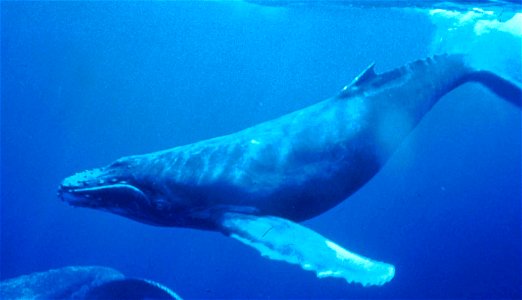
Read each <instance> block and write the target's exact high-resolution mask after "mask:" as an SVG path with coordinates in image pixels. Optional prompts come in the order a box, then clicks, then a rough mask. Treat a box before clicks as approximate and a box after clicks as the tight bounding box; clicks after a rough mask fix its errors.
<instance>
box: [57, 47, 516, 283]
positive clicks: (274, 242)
mask: <svg viewBox="0 0 522 300" xmlns="http://www.w3.org/2000/svg"><path fill="white" fill-rule="evenodd" d="M466 82H478V83H480V84H482V85H484V86H486V87H487V88H489V89H490V90H491V91H492V92H494V93H496V94H497V95H498V96H499V97H501V98H502V99H505V100H506V101H509V102H510V103H512V104H514V105H515V106H517V107H520V106H521V104H520V102H521V97H522V90H521V89H520V87H519V86H518V85H517V84H515V83H512V82H510V81H508V80H506V79H504V78H502V77H500V76H498V75H496V74H493V73H491V72H488V71H478V70H475V69H473V68H472V67H471V66H469V65H468V63H467V62H466V57H465V56H464V55H457V54H453V55H441V56H435V57H433V58H427V59H425V60H418V61H415V62H412V63H409V64H407V65H404V66H402V67H399V68H397V69H395V70H391V71H389V72H386V73H382V74H377V73H375V71H374V65H373V64H372V65H370V66H369V67H368V68H367V69H366V70H364V71H363V72H362V73H361V74H360V75H359V76H357V77H356V78H355V79H354V80H353V81H352V83H351V84H349V85H347V86H346V87H344V88H343V89H342V90H341V92H340V93H338V94H337V95H336V96H334V97H332V98H330V99H327V100H324V101H322V102H319V103H317V104H315V105H312V106H309V107H307V108H304V109H301V110H298V111H296V112H293V113H290V114H287V115H285V116H282V117H280V118H278V119H275V120H272V121H268V122H265V123H262V124H259V125H256V126H253V127H251V128H247V129H245V130H243V131H240V132H237V133H234V134H230V135H226V136H221V137H216V138H213V139H209V140H204V141H200V142H197V143H194V144H189V145H184V146H179V147H175V148H172V149H169V150H165V151H160V152H155V153H151V154H145V155H135V156H128V157H123V158H121V159H118V160H116V161H115V162H114V163H112V164H110V165H108V166H106V167H102V168H97V169H93V170H88V171H84V172H80V173H78V174H75V175H73V176H71V177H68V178H66V179H65V180H64V181H63V182H62V184H61V185H60V187H59V196H60V198H62V199H63V200H65V201H67V202H68V203H69V204H71V205H73V206H80V207H88V208H94V209H100V210H105V211H109V212H111V213H115V214H118V215H122V216H125V217H128V218H131V219H134V220H137V221H139V222H143V223H147V224H152V225H157V226H174V227H190V228H198V229H205V230H214V231H220V232H222V233H224V234H226V235H228V236H231V237H233V238H235V239H237V240H239V241H241V242H243V243H244V244H247V245H249V246H251V247H254V248H255V249H257V250H258V251H260V252H261V254H262V255H263V256H267V257H269V258H271V259H275V260H282V261H286V262H289V263H293V264H298V265H300V266H301V267H302V268H303V269H305V270H312V271H315V272H316V273H317V275H318V277H339V278H343V279H345V280H346V281H348V282H357V283H360V284H362V285H381V284H384V283H386V282H388V281H389V280H391V279H392V278H393V276H394V274H395V268H394V267H393V266H392V265H390V264H387V263H383V262H379V261H376V260H372V259H369V258H366V257H364V256H361V255H358V254H355V253H353V252H350V251H348V250H346V249H344V248H342V247H341V246H339V245H337V244H335V243H334V242H332V241H330V240H328V239H327V238H325V237H323V236H321V235H320V234H318V233H316V232H314V231H312V230H311V229H309V228H306V227H303V226H301V225H299V224H297V223H296V222H300V221H303V220H306V219H309V218H311V217H314V216H317V215H319V214H321V213H323V212H325V211H327V210H328V209H330V208H332V207H334V206H335V205H337V204H339V203H340V202H342V201H343V200H345V199H346V198H347V197H349V196H350V195H351V194H352V193H354V192H355V191H357V190H358V189H359V188H360V187H361V186H363V185H364V184H365V183H367V182H368V181H369V180H370V179H371V178H372V177H373V176H374V175H375V174H376V173H377V172H378V171H379V170H380V169H381V168H382V166H383V165H384V164H385V163H386V161H387V160H388V159H389V158H390V156H391V155H392V153H393V152H394V151H395V149H397V147H398V146H399V145H400V144H401V142H402V141H403V140H404V138H405V137H406V136H407V135H408V134H409V133H410V132H411V131H412V130H413V129H414V128H415V126H416V125H417V124H418V123H419V122H420V121H421V119H422V118H423V116H424V115H425V114H426V113H427V112H428V111H429V110H430V109H431V108H432V107H433V105H434V104H435V103H437V101H438V100H439V99H440V98H441V97H442V96H444V95H445V94H447V93H448V92H450V91H451V90H453V89H454V88H456V87H458V86H460V85H462V84H464V83H466Z"/></svg>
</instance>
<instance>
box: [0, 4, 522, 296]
mask: <svg viewBox="0 0 522 300" xmlns="http://www.w3.org/2000/svg"><path fill="white" fill-rule="evenodd" d="M1 5H2V6H1V9H2V12H1V18H2V19H1V25H2V28H1V30H2V32H1V34H2V37H1V39H2V47H1V51H2V52H1V67H2V71H1V72H2V73H1V75H2V78H1V80H2V81H1V82H2V84H1V93H2V94H1V99H2V100H1V103H2V104H1V105H2V106H1V154H2V157H1V159H2V162H1V166H2V169H1V252H0V253H1V257H0V264H1V266H0V277H1V278H0V279H7V278H11V277H14V276H19V275H22V274H26V273H31V272H36V271H44V270H47V269H51V268H58V267H63V266H68V265H104V266H109V267H113V268H115V269H118V270H120V271H121V272H123V273H124V274H126V275H128V276H134V277H144V278H149V279H153V280H155V281H158V282H161V283H163V284H165V285H166V286H168V287H170V288H172V289H173V290H175V291H176V292H177V293H178V294H179V295H180V296H182V297H184V298H187V299H191V298H275V299H277V298H368V299H370V298H484V299H490V298H520V297H521V289H522V275H521V263H522V261H521V253H522V248H521V212H522V211H521V191H522V187H521V183H522V178H521V177H522V176H521V165H522V164H521V116H520V110H518V109H517V108H515V107H514V106H512V105H510V104H507V103H505V102H503V101H502V100H501V99H499V98H497V97H496V96H494V95H493V94H492V93H490V92H489V91H487V90H486V89H484V88H482V87H481V86H478V85H473V84H468V85H465V86H462V87H460V88H458V89H457V90H455V91H453V92H451V93H450V94H448V95H447V96H445V97H444V98H443V99H442V100H441V101H440V103H438V104H437V105H436V106H435V108H434V109H433V110H432V112H430V113H429V114H428V115H427V116H426V117H425V119H424V120H423V122H422V123H421V124H420V126H419V127H418V128H417V129H416V130H415V131H414V132H413V133H412V134H411V135H410V136H409V138H408V139H407V140H406V141H405V142H404V143H403V145H402V146H401V147H400V148H399V149H398V150H397V152H396V153H395V154H394V155H393V157H392V159H391V160H390V161H389V163H388V164H387V165H386V166H385V168H384V169H383V170H382V171H381V172H380V173H379V174H378V175H377V176H376V177H375V178H374V179H373V180H372V181H370V182H369V183H368V184H367V185H366V186H364V187H363V188H362V189H361V190H360V191H358V192H357V193H356V194H354V195H353V196H352V197H350V198H349V199H347V200H346V201H344V202H343V203H342V204H341V205H339V206H337V207H336V208H334V209H332V210H331V211H329V212H327V213H325V214H323V215H320V216H318V217H316V218H314V219H312V220H309V221H306V222H305V223H304V224H305V225H306V226H307V227H310V228H312V229H314V230H316V231H317V232H320V233H321V234H323V235H324V236H326V237H328V238H330V239H332V240H334V241H336V242H337V243H339V244H341V245H343V246H345V247H346V248H347V249H350V250H353V251H354V252H356V253H361V254H363V255H365V256H368V257H371V258H374V259H378V260H382V261H385V262H390V263H393V264H394V265H395V267H396V276H395V278H394V279H393V280H392V281H391V282H390V283H388V284H386V285H384V286H382V287H370V288H364V287H362V286H360V285H354V284H347V283H346V282H345V281H343V280H338V279H318V278H316V277H315V275H314V274H313V273H311V272H305V271H303V270H301V269H300V268H298V267H296V266H292V265H288V264H285V263H280V262H274V261H270V260H267V259H265V258H262V257H260V256H259V254H258V253H257V252H256V251H254V250H252V249H250V248H248V247H245V246H244V245H242V244H240V243H238V242H236V241H234V240H232V239H229V238H226V237H225V236H223V235H221V234H219V233H214V232H204V231H197V230H191V229H181V228H159V227H153V226H148V225H144V224H141V223H137V222H133V221H131V220H128V219H125V218H122V217H118V216H116V215H111V214H108V213H103V212H100V211H94V210H88V209H80V208H72V207H70V206H68V205H66V204H64V203H62V202H61V201H59V200H58V198H57V197H56V188H57V185H58V184H59V183H60V181H61V180H62V179H63V178H64V177H66V176H69V175H71V174H74V173H75V172H78V171H81V170H84V169H89V168H93V167H99V166H103V165H106V164H108V163H110V162H112V161H113V160H115V159H117V158H119V157H121V156H124V155H131V154H139V153H147V152H151V151H156V150H161V149H167V148H170V147H173V146H177V145H182V144H186V143H190V142H195V141H198V140H201V139H205V138H210V137H214V136H218V135H222V134H227V133H232V132H234V131H237V130H240V129H243V128H246V127H248V126H251V125H254V124H257V123H259V122H262V121H266V120H269V119H272V118H275V117H278V116H280V115H282V114H285V113H288V112H291V111H293V110H296V109H300V108H303V107H305V106H307V105H310V104H312V103H316V102H318V101H320V100H323V99H325V98H328V97H330V96H332V95H335V94H336V93H337V92H338V91H339V90H340V89H341V88H342V87H343V86H344V85H345V84H347V83H349V82H350V81H351V80H352V79H353V78H354V77H355V76H357V75H358V73H359V72H360V71H361V70H363V69H364V68H365V67H366V66H367V65H369V64H370V63H372V62H375V63H376V69H377V71H378V72H382V71H385V70H389V69H391V68H395V67H398V66H400V65H403V64H405V63H407V62H409V61H412V60H415V59H418V58H423V57H426V56H428V55H430V54H431V49H432V48H433V40H432V39H433V37H434V35H435V34H436V31H437V29H436V28H435V25H434V23H433V22H432V21H431V20H430V18H429V17H428V15H427V13H425V12H419V11H411V10H404V9H370V8H357V7H354V8H350V7H346V8H343V9H340V8H339V7H328V6H324V7H320V8H318V7H307V6H306V5H304V6H297V7H264V6H259V5H255V4H249V3H232V2H211V3H203V2H197V3H196V2H183V3H138V2H125V3H117V2H101V3H100V2H95V3H82V2H47V3H39V2H2V4H1ZM494 43H495V41H494V40H492V41H491V44H492V45H494ZM513 49H516V48H513ZM515 52H516V51H515ZM485 53H487V52H485ZM488 55H489V56H491V57H492V58H493V57H499V56H502V55H506V54H505V52H500V53H498V52H497V53H493V54H488ZM510 59H513V60H514V61H520V57H510ZM513 76H514V77H517V76H520V74H514V75H513Z"/></svg>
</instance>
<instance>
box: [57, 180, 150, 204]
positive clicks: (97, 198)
mask: <svg viewBox="0 0 522 300" xmlns="http://www.w3.org/2000/svg"><path fill="white" fill-rule="evenodd" d="M58 196H59V197H60V198H61V199H62V200H63V201H65V202H67V203H69V204H70V205H72V206H81V207H92V208H96V207H99V206H101V204H102V202H104V200H106V199H107V198H110V199H114V200H117V199H118V198H123V197H133V198H136V199H146V198H147V197H146V196H145V194H144V193H143V192H142V191H141V190H140V189H138V188H136V187H134V186H132V185H130V184H121V183H118V184H110V185H104V186H95V187H86V188H68V187H66V186H64V185H62V186H60V188H59V190H58Z"/></svg>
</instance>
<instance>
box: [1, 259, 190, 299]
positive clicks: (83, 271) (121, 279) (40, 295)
mask: <svg viewBox="0 0 522 300" xmlns="http://www.w3.org/2000/svg"><path fill="white" fill-rule="evenodd" d="M0 299H3V300H14V299H84V300H101V299H128V300H141V299H177V300H181V298H180V297H179V296H178V295H176V293H174V292H173V291H171V290H170V289H168V288H167V287H164V286H162V285H161V284H159V283H157V282H154V281H150V280H146V279H137V278H127V277H125V276H124V275H123V274H122V273H120V272H118V271H116V270H114V269H112V268H107V267H98V266H70V267H64V268H60V269H53V270H49V271H45V272H38V273H32V274H29V275H23V276H20V277H16V278H12V279H8V280H5V281H2V282H0Z"/></svg>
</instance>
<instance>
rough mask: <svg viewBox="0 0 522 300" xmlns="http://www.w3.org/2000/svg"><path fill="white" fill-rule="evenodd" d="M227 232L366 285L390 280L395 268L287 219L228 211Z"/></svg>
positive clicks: (274, 255)
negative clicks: (359, 253) (351, 250)
mask: <svg viewBox="0 0 522 300" xmlns="http://www.w3.org/2000/svg"><path fill="white" fill-rule="evenodd" d="M219 223H220V226H221V230H222V232H223V233H225V234H227V235H229V236H231V237H232V238H235V239H236V240H239V241H240V242H242V243H244V244H246V245H248V246H250V247H253V248H255V249H257V250H258V251H259V252H261V255H263V256H265V257H268V258H270V259H273V260H280V261H286V262H288V263H291V264H297V265H300V266H301V267H302V268H303V269H305V270H309V271H315V273H316V274H317V277H319V278H323V277H338V278H343V279H345V280H346V281H348V282H357V283H360V284H362V285H364V286H367V285H382V284H384V283H386V282H388V281H390V280H391V279H392V278H393V276H394V274H395V268H394V267H393V266H392V265H389V264H386V263H382V262H378V261H374V260H371V259H369V258H366V257H363V256H360V255H358V254H355V253H353V252H350V251H348V250H346V249H344V248H342V247H341V246H339V245H337V244H335V243H334V242H332V241H330V240H328V239H326V238H325V237H323V236H322V235H320V234H318V233H317V232H315V231H312V230H311V229H308V228H306V227H304V226H301V225H299V224H297V223H294V222H291V221H289V220H286V219H282V218H278V217H273V216H255V215H249V214H241V213H228V212H227V213H224V214H223V215H222V217H221V219H220V221H219Z"/></svg>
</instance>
